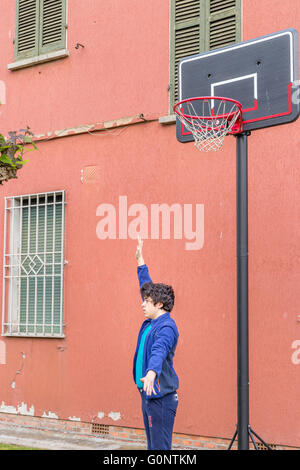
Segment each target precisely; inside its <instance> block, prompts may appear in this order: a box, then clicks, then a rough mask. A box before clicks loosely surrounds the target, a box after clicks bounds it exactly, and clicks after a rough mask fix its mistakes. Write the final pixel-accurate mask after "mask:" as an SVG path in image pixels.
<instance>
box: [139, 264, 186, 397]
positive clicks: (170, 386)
mask: <svg viewBox="0 0 300 470" xmlns="http://www.w3.org/2000/svg"><path fill="white" fill-rule="evenodd" d="M137 273H138V279H139V285H140V288H141V286H142V285H143V284H144V283H145V282H152V280H151V278H150V275H149V272H148V267H147V265H146V264H144V265H143V266H138V269H137ZM150 323H151V330H150V332H149V334H148V335H147V337H146V341H145V345H144V358H143V377H144V376H145V375H146V374H147V372H148V370H154V371H155V372H156V378H155V381H154V389H155V391H156V395H154V394H152V395H149V396H148V395H146V398H159V397H162V396H164V395H166V394H167V393H170V392H174V391H176V390H177V388H178V386H179V381H178V377H177V374H176V372H175V370H174V368H173V357H174V353H175V349H176V346H177V341H178V336H179V334H178V330H177V326H176V323H175V321H174V320H173V319H172V318H171V317H170V313H169V312H167V313H164V314H163V315H161V316H160V317H158V318H156V319H155V320H150V319H147V320H145V321H144V322H143V323H142V326H141V329H140V332H139V335H138V340H137V346H136V351H135V355H134V359H133V380H134V381H135V366H136V357H137V352H138V349H139V345H140V340H141V337H142V334H143V332H144V330H145V328H147V327H148V326H149V324H150Z"/></svg>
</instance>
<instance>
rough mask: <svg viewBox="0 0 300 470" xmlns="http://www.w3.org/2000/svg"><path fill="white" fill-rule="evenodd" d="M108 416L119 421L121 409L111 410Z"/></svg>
mask: <svg viewBox="0 0 300 470" xmlns="http://www.w3.org/2000/svg"><path fill="white" fill-rule="evenodd" d="M108 417H109V418H111V419H112V420H114V421H118V419H121V413H119V411H111V412H110V413H109V415H108Z"/></svg>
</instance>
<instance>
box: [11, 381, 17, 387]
mask: <svg viewBox="0 0 300 470" xmlns="http://www.w3.org/2000/svg"><path fill="white" fill-rule="evenodd" d="M11 388H13V389H15V388H16V382H15V381H14V380H13V381H12V383H11Z"/></svg>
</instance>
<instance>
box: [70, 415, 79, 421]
mask: <svg viewBox="0 0 300 470" xmlns="http://www.w3.org/2000/svg"><path fill="white" fill-rule="evenodd" d="M68 419H69V420H70V421H81V420H80V418H76V416H69V417H68Z"/></svg>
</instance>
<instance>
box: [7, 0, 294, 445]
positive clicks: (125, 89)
mask: <svg viewBox="0 0 300 470" xmlns="http://www.w3.org/2000/svg"><path fill="white" fill-rule="evenodd" d="M71 3H72V5H71ZM168 3H169V2H167V1H164V2H161V1H160V0H152V1H151V2H148V1H146V0H143V1H141V0H139V1H138V0H127V1H123V0H122V2H121V1H120V0H105V1H102V2H101V8H100V6H99V4H98V2H95V1H91V0H86V1H85V8H84V9H82V8H81V2H79V0H72V2H69V9H68V25H69V27H68V49H69V50H70V57H69V58H66V59H62V60H59V61H56V62H50V63H48V64H41V65H38V66H35V67H31V68H28V69H23V70H20V71H16V72H9V71H8V70H7V69H6V64H7V63H9V62H12V60H13V45H12V40H11V39H9V31H11V35H13V30H14V11H13V10H14V8H13V5H12V4H13V2H11V1H8V0H6V1H4V2H3V4H4V5H3V18H4V21H5V24H6V25H7V28H2V30H1V32H0V34H1V38H0V39H1V42H0V44H1V52H2V54H1V57H2V58H1V61H2V67H1V73H0V80H3V81H4V82H5V84H6V104H5V105H3V106H2V107H1V109H0V112H1V114H0V123H1V130H3V131H7V130H10V129H18V128H20V127H24V125H26V124H29V125H30V126H31V128H32V129H33V130H34V131H35V133H37V134H38V133H45V134H46V135H47V133H48V132H53V131H55V130H61V129H63V128H66V127H75V126H82V125H84V124H90V123H101V122H103V121H106V120H110V119H117V118H123V117H126V116H136V115H138V114H140V113H144V114H145V115H147V116H149V117H151V116H158V115H166V114H167V112H168V91H167V88H168V83H169V78H168V77H169V5H168ZM268 4H270V5H275V4H276V5H277V9H276V11H277V12H280V14H276V15H275V14H274V15H266V12H267V11H268V12H269V5H268ZM294 4H295V2H291V1H286V2H285V5H284V8H283V7H282V3H281V2H279V1H277V0H272V2H266V1H265V2H258V1H256V0H255V1H253V0H251V2H250V1H249V0H244V8H243V18H244V20H243V25H244V27H243V28H244V34H243V37H244V39H249V38H251V37H256V36H259V35H261V34H266V33H271V32H274V31H276V30H279V29H284V28H286V27H292V26H293V27H297V25H299V9H298V11H297V12H295V11H294V10H293V9H292V7H293V8H295V7H294ZM71 6H72V8H71ZM274 11H275V10H274ZM297 15H298V16H297ZM263 17H264V21H262V18H263ZM137 18H138V19H139V21H137ZM154 31H155V33H154ZM77 42H80V43H82V44H84V45H85V48H84V49H82V48H80V49H78V50H76V49H75V48H74V46H75V44H76V43H77ZM52 135H53V134H52ZM298 136H299V121H298V122H295V123H293V124H291V125H287V126H284V127H277V128H276V129H275V128H274V129H268V130H261V131H258V132H256V133H252V135H251V137H250V138H249V252H250V259H249V276H250V282H249V288H250V410H251V412H250V421H251V425H252V427H253V428H254V429H255V430H256V431H257V432H258V433H259V434H261V435H262V437H264V439H265V440H266V441H267V442H275V443H282V444H286V445H288V444H290V445H297V446H300V429H299V422H300V411H299V396H298V395H299V394H298V391H299V386H300V382H299V368H300V364H297V363H295V361H294V362H293V360H292V354H293V352H295V350H294V349H293V348H292V344H293V343H294V341H295V340H297V339H299V334H300V331H299V328H300V323H297V314H299V299H298V291H299V281H300V276H299V269H298V264H299V263H298V261H299V259H298V258H299V256H298V254H297V253H298V251H299V238H300V225H299V217H298V212H299V211H298V208H299V200H300V194H299V165H298V163H297V156H298V153H299V150H298V149H299V137H298ZM287 143H288V144H287ZM38 147H39V150H40V153H37V152H35V153H31V154H30V155H29V158H30V163H28V164H27V165H26V166H25V167H24V169H23V170H22V172H20V174H19V178H18V180H12V181H10V182H8V183H5V184H4V185H3V186H2V187H1V200H0V204H1V205H0V220H3V211H4V196H7V195H17V194H27V193H35V192H46V191H52V190H59V189H65V190H66V200H67V206H66V242H65V248H66V252H65V257H66V259H67V260H68V265H67V266H66V268H65V302H64V318H65V323H66V327H65V334H66V337H65V339H37V338H36V339H32V338H3V337H1V341H4V343H5V348H6V360H5V362H6V363H5V364H0V402H4V403H5V406H13V407H15V408H17V407H18V406H20V405H21V403H22V402H23V403H25V404H26V406H27V409H29V408H30V407H31V406H33V407H34V415H36V416H42V415H43V414H44V413H46V414H47V415H48V413H49V412H51V413H55V415H57V416H58V417H59V418H60V419H68V417H73V416H75V417H80V419H81V420H82V421H87V422H90V421H92V420H96V421H97V420H98V422H101V423H104V424H114V425H120V426H134V427H142V419H141V414H140V403H139V396H138V394H137V392H136V390H135V386H134V384H133V381H132V356H133V353H134V349H135V343H136V335H137V332H138V329H139V326H140V323H141V321H142V320H143V315H142V311H141V308H140V297H139V291H138V286H137V279H136V261H135V248H136V242H135V240H132V239H130V238H129V237H128V238H127V239H124V240H118V239H116V240H99V238H97V236H96V227H97V223H98V222H99V220H100V218H99V217H97V215H96V210H97V207H98V206H99V205H100V204H102V203H110V204H113V205H114V206H115V207H116V208H118V201H119V196H127V202H128V206H130V205H131V204H134V203H140V204H143V205H144V206H145V207H147V208H148V211H149V213H150V209H151V204H155V203H166V204H169V205H171V204H172V203H178V204H180V205H181V207H183V205H184V204H193V209H194V214H195V205H196V204H204V214H205V215H204V230H205V232H204V233H205V238H204V246H203V248H202V249H201V250H197V251H190V250H186V249H185V243H186V240H185V239H182V240H174V237H173V236H171V239H170V240H162V239H160V240H151V239H149V240H146V241H145V244H144V251H145V260H146V262H147V263H148V264H149V265H150V272H151V274H152V276H153V279H154V280H156V281H161V282H166V283H171V284H172V285H173V286H174V288H175V293H176V303H175V308H174V314H173V316H174V318H175V319H176V322H177V324H178V327H179V331H180V341H179V345H178V348H177V352H176V356H175V368H176V370H177V372H178V374H179V378H180V389H179V398H180V405H179V408H178V414H177V419H176V425H175V430H176V431H177V432H182V433H194V434H200V435H201V434H202V435H209V436H224V437H231V436H232V434H233V432H234V428H235V423H236V274H235V263H236V251H235V250H236V246H235V140H234V139H233V138H228V139H226V141H225V144H224V149H223V150H222V151H221V152H219V153H214V154H199V153H198V152H197V151H196V150H195V149H194V147H193V145H190V144H187V145H182V144H179V143H178V142H177V140H176V137H175V127H174V126H173V125H170V126H162V125H161V124H159V123H158V121H157V120H154V121H153V122H149V123H140V124H133V125H129V126H127V127H120V128H117V129H115V130H114V131H113V132H98V133H93V134H87V133H85V134H80V135H77V136H76V135H74V136H71V137H61V138H59V139H55V140H48V141H47V139H44V140H41V141H40V142H39V143H38ZM87 166H96V167H97V175H98V177H97V178H96V181H94V182H90V183H84V184H83V183H82V182H81V179H80V178H81V170H82V169H83V168H84V167H87ZM128 220H129V221H130V220H132V217H131V218H130V217H129V218H128ZM149 227H150V218H149ZM171 233H172V232H171ZM2 236H3V235H2V234H1V244H0V251H1V252H2V250H3V238H2ZM1 259H2V258H1ZM1 262H2V261H1ZM0 289H1V286H0ZM0 292H2V290H0ZM22 353H25V358H24V359H23V358H22ZM22 361H24V362H23V367H22V371H21V373H20V374H16V371H17V370H20V368H21V366H22ZM0 362H1V361H0ZM12 381H15V387H14V388H12V386H11V383H12ZM99 412H101V413H104V417H103V419H101V420H99V418H96V417H97V415H98V413H99ZM111 412H114V413H120V419H118V420H116V421H114V420H113V419H112V417H111V416H116V415H110V413H111ZM109 415H110V416H109Z"/></svg>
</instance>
